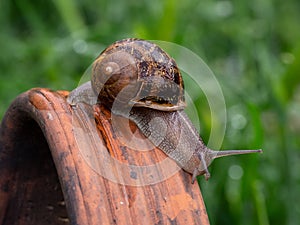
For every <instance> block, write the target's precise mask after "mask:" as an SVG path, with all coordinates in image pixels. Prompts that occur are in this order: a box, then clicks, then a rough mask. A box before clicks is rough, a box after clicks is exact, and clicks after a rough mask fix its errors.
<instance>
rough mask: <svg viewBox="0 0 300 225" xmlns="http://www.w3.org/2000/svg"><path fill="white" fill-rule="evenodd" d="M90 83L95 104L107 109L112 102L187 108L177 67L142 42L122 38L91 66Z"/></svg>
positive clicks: (166, 57)
mask: <svg viewBox="0 0 300 225" xmlns="http://www.w3.org/2000/svg"><path fill="white" fill-rule="evenodd" d="M91 83H92V84H91V85H92V88H93V90H94V92H95V94H96V95H97V96H98V101H99V102H101V103H102V104H105V105H106V106H108V107H111V105H112V103H114V102H115V101H117V102H121V103H124V105H125V104H130V105H132V106H133V105H134V107H146V108H153V109H157V110H161V111H175V110H179V109H183V108H184V107H185V106H186V104H185V100H184V83H183V79H182V76H181V74H180V71H179V69H178V67H177V64H176V63H175V61H174V60H173V59H172V58H171V57H170V56H169V55H168V54H167V53H166V52H164V51H163V50H162V49H161V48H159V47H158V46H157V45H155V44H153V43H150V42H148V41H144V40H139V39H125V40H122V41H118V42H116V43H114V44H112V45H111V46H109V47H108V48H107V49H105V50H104V51H103V52H102V53H101V54H100V56H99V57H98V58H97V59H96V61H95V62H94V64H93V75H92V79H91ZM104 84H105V85H104ZM124 88H126V89H125V90H124ZM121 91H122V94H120V92H121Z"/></svg>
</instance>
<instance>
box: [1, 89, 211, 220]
mask: <svg viewBox="0 0 300 225" xmlns="http://www.w3.org/2000/svg"><path fill="white" fill-rule="evenodd" d="M67 94H68V92H64V91H61V92H53V91H50V90H47V89H32V90H29V91H27V92H25V93H23V94H21V95H20V96H19V97H17V98H16V99H15V101H14V102H13V103H12V104H11V106H10V108H9V109H8V110H7V112H6V115H5V117H4V118H3V121H2V123H1V127H0V224H209V222H208V218H207V214H206V210H205V206H204V203H203V199H202V196H201V192H200V189H199V186H198V185H197V184H194V185H192V184H191V176H190V175H189V174H187V173H185V172H183V171H182V170H179V171H177V168H176V165H175V163H174V162H169V161H168V158H167V157H166V155H165V154H164V153H163V152H162V151H160V150H159V149H156V148H154V149H153V150H149V151H138V150H136V149H135V150H134V149H132V148H130V147H128V146H126V145H124V140H126V139H128V137H127V134H128V133H130V132H127V133H123V136H122V134H120V133H116V132H115V130H114V129H113V126H112V123H111V121H112V120H113V119H118V123H117V124H118V126H120V127H124V128H125V127H127V125H128V121H126V120H124V119H122V118H112V117H111V114H110V112H109V111H108V110H106V109H105V108H102V107H100V106H94V107H92V106H88V105H85V104H79V105H78V106H77V107H75V108H72V107H70V106H69V105H68V104H67V103H66V96H67ZM130 130H131V132H132V131H134V132H136V134H135V135H136V137H139V138H143V135H142V134H141V133H140V132H139V130H138V129H137V128H136V127H135V125H134V124H132V123H130ZM124 138H125V139H124ZM143 142H145V145H146V146H148V145H150V143H147V140H145V141H143ZM103 157H104V158H103ZM105 157H106V158H105ZM166 160H167V161H166ZM165 162H168V163H165ZM172 163H173V164H172ZM120 165H121V166H120ZM132 165H136V167H131V166H132ZM153 165H155V166H153ZM120 168H121V169H120ZM170 174H172V176H169V175H170Z"/></svg>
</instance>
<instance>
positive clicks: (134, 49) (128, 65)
mask: <svg viewBox="0 0 300 225" xmlns="http://www.w3.org/2000/svg"><path fill="white" fill-rule="evenodd" d="M78 95H84V96H78ZM91 95H94V96H95V98H96V103H97V104H102V105H104V106H106V107H107V108H109V109H110V110H111V111H112V113H113V114H116V115H120V116H124V117H126V118H128V119H130V120H132V121H133V122H134V123H135V124H136V125H137V127H138V128H139V129H140V130H141V132H142V133H143V134H144V135H145V136H146V137H147V138H148V139H149V140H150V141H151V142H152V143H153V144H154V145H155V146H157V147H158V148H160V149H161V150H162V151H163V152H164V153H165V154H167V155H168V156H169V157H170V158H172V159H173V160H175V161H176V163H177V164H178V165H179V166H180V167H181V168H182V169H183V170H185V171H186V172H188V173H191V174H192V183H194V181H195V180H196V177H197V176H198V175H204V176H205V178H206V179H208V178H209V177H210V173H209V171H208V166H209V165H210V164H211V162H212V161H213V160H214V159H215V158H219V157H223V156H228V155H237V154H248V153H257V152H262V150H261V149H257V150H227V151H214V150H211V149H209V148H208V147H206V146H205V144H204V142H203V141H202V139H201V137H200V135H199V134H198V132H197V130H196V128H195V127H194V126H193V124H192V122H191V121H190V119H189V118H188V116H187V115H186V113H185V112H184V111H183V110H184V108H185V107H186V103H185V97H184V83H183V79H182V76H181V73H180V70H179V69H178V66H177V64H176V62H175V61H174V59H172V58H171V57H170V56H169V55H168V54H167V53H166V52H165V51H163V50H162V49H161V48H160V47H158V46H157V45H155V44H153V43H151V42H149V41H145V40H141V39H134V38H130V39H124V40H121V41H117V42H115V43H113V44H112V45H110V46H109V47H107V48H106V49H105V50H104V51H103V52H102V53H101V54H100V55H99V56H98V58H97V59H96V60H95V62H94V63H93V69H92V78H91V82H87V83H85V84H83V85H82V86H80V87H78V88H76V89H75V90H74V91H72V92H71V93H70V96H69V98H68V102H69V103H70V104H72V105H76V103H77V102H87V103H89V102H90V99H91ZM85 99H86V101H85ZM113 106H118V107H113ZM155 118H159V119H160V121H161V122H160V123H153V121H157V120H155ZM162 134H165V135H164V136H163V135H162Z"/></svg>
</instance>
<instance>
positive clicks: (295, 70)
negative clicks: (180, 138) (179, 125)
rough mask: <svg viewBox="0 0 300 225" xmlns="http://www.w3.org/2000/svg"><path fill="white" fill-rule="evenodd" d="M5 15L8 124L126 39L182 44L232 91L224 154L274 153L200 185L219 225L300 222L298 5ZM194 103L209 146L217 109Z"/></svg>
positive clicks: (162, 4) (0, 91)
mask: <svg viewBox="0 0 300 225" xmlns="http://www.w3.org/2000/svg"><path fill="white" fill-rule="evenodd" d="M0 9H1V13H0V27H1V28H0V29H1V32H0V51H1V53H0V118H2V117H3V115H4V113H5V111H6V110H7V108H8V106H9V104H10V103H11V102H12V101H13V99H14V98H16V96H17V95H18V94H20V93H22V92H24V91H26V90H28V89H30V88H33V87H47V88H51V89H54V90H58V89H65V90H71V89H73V88H75V87H76V86H77V84H78V81H79V79H80V77H81V76H82V74H83V73H84V71H85V69H86V68H88V66H89V65H90V64H91V63H92V62H93V60H94V59H95V57H96V56H97V55H98V54H99V53H100V52H101V50H102V49H103V48H104V47H105V46H107V45H109V44H111V43H112V42H114V41H116V40H119V39H123V38H127V37H138V38H143V39H150V40H164V41H169V42H174V43H177V44H180V45H182V46H185V47H187V48H189V49H190V50H192V51H193V52H195V53H196V54H197V55H199V56H200V57H201V58H202V59H203V60H204V61H205V62H206V63H207V64H208V65H209V67H210V68H211V69H212V70H213V72H214V74H215V75H216V77H217V79H218V82H219V83H220V85H221V87H222V90H223V93H224V96H225V100H226V107H227V116H228V117H227V121H226V123H227V124H226V134H225V138H224V141H223V145H222V149H245V148H249V149H251V148H262V149H263V150H264V153H263V154H257V155H247V156H246V155H245V156H232V157H227V158H223V159H218V160H216V161H215V162H214V163H213V165H212V166H211V167H210V171H211V175H212V177H211V178H210V180H209V181H208V182H206V181H205V180H204V178H203V177H200V178H199V181H200V186H201V189H202V193H203V197H204V200H205V203H206V206H207V211H208V214H209V218H210V222H211V224H243V225H246V224H264V225H266V224H299V221H300V164H299V160H300V139H299V133H300V114H299V111H300V88H299V87H300V85H299V82H300V74H299V72H300V13H299V12H300V2H299V1H298V0H288V1H280V0H259V1H258V0H254V1H240V0H234V1H211V0H207V1H199V0H185V1H179V0H177V1H171V0H164V1H161V0H151V1H149V0H140V1H135V0H131V1H117V0H110V1H99V0H98V1H94V0H86V1H80V0H77V1H71V0H64V1H63V0H61V1H60V0H53V1H44V0H42V1H33V0H31V1H24V0H12V1H8V0H1V1H0ZM190 82H191V81H186V83H187V85H188V84H189V83H190ZM192 95H193V96H196V98H194V103H195V105H196V106H198V108H197V111H198V114H199V119H200V121H201V136H202V137H203V139H204V141H205V142H207V140H208V137H209V134H210V129H211V122H210V121H211V116H210V112H209V107H208V104H207V103H206V100H205V96H204V95H203V93H201V92H199V94H197V93H192ZM192 119H193V118H192ZM224 122H225V121H224Z"/></svg>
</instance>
